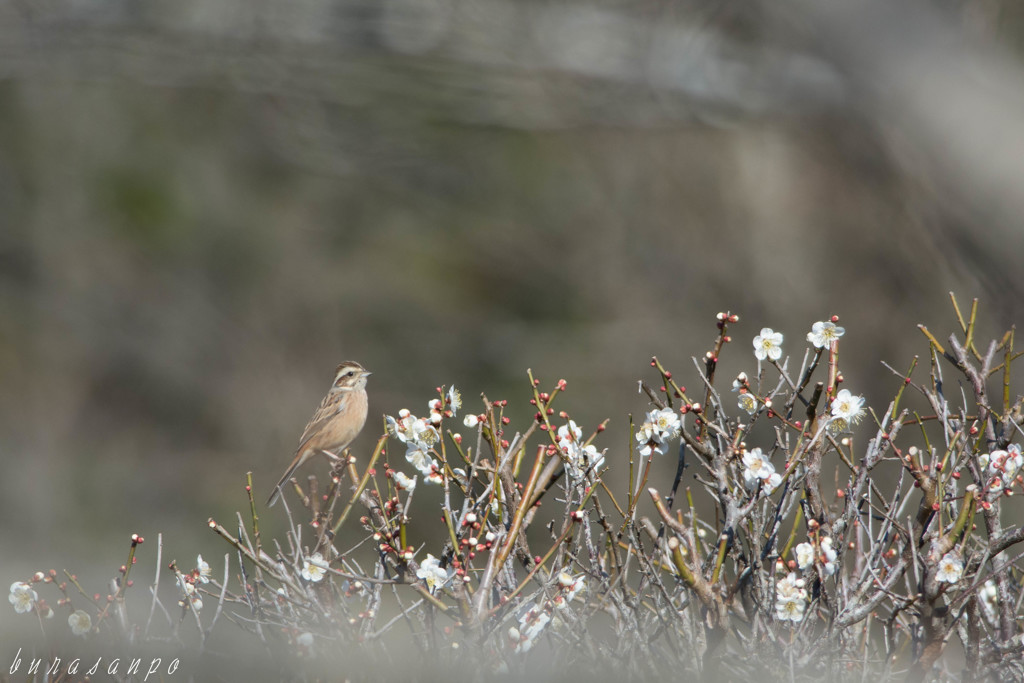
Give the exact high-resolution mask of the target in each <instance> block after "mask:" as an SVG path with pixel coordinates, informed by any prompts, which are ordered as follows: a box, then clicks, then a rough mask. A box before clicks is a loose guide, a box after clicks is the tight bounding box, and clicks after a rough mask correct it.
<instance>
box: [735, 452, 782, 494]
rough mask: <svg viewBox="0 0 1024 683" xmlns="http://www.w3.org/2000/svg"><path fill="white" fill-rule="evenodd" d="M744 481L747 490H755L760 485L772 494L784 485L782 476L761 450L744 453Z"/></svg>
mask: <svg viewBox="0 0 1024 683" xmlns="http://www.w3.org/2000/svg"><path fill="white" fill-rule="evenodd" d="M743 480H744V481H745V482H746V484H747V488H750V489H754V488H757V486H758V484H760V485H762V486H764V488H765V490H766V491H767V492H768V493H771V492H772V491H774V490H775V488H776V487H777V486H778V485H779V484H780V483H782V475H780V474H779V473H778V472H776V471H775V466H774V465H772V463H771V461H770V460H769V459H768V457H767V456H765V454H764V453H762V452H761V449H760V448H754V449H751V450H749V451H745V452H744V453H743Z"/></svg>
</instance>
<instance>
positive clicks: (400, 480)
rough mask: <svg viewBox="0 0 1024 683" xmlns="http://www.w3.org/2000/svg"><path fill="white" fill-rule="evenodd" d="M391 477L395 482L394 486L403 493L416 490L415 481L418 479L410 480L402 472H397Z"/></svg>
mask: <svg viewBox="0 0 1024 683" xmlns="http://www.w3.org/2000/svg"><path fill="white" fill-rule="evenodd" d="M393 476H394V480H395V486H397V487H398V488H400V489H402V490H403V491H408V492H409V493H412V492H413V491H415V490H416V480H417V479H419V477H412V478H411V479H410V478H409V476H408V475H406V474H405V473H404V472H397V471H396V472H395V474H394V475H393Z"/></svg>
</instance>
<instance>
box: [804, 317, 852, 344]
mask: <svg viewBox="0 0 1024 683" xmlns="http://www.w3.org/2000/svg"><path fill="white" fill-rule="evenodd" d="M844 334H846V330H845V329H843V328H842V327H839V326H838V325H836V324H835V323H834V322H816V323H814V324H813V325H811V331H810V332H808V333H807V341H809V342H811V344H813V345H814V347H815V348H817V349H827V348H828V347H829V346H831V345H832V342H834V341H835V340H837V339H839V338H840V337H842V336H843V335H844Z"/></svg>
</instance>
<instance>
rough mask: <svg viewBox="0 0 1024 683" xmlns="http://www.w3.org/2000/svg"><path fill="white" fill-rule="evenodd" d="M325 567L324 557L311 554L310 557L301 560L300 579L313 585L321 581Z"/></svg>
mask: <svg viewBox="0 0 1024 683" xmlns="http://www.w3.org/2000/svg"><path fill="white" fill-rule="evenodd" d="M327 567H328V564H327V560H325V559H324V556H323V555H321V554H320V553H313V556H312V557H304V558H303V559H302V578H304V579H305V580H306V581H312V582H313V583H318V582H320V581H323V580H324V575H325V574H326V573H327Z"/></svg>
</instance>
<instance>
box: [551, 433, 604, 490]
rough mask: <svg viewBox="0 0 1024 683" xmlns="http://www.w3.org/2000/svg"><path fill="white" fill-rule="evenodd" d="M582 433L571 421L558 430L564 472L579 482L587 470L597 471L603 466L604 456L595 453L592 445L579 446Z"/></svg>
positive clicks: (595, 448) (595, 450) (594, 447)
mask: <svg viewBox="0 0 1024 683" xmlns="http://www.w3.org/2000/svg"><path fill="white" fill-rule="evenodd" d="M582 438H583V431H582V430H581V429H580V428H579V427H578V426H577V425H576V423H575V422H574V421H573V420H569V423H568V424H566V425H562V426H561V427H559V428H558V448H559V450H561V451H562V455H563V456H564V460H565V471H566V472H568V473H569V476H570V477H572V478H573V479H575V480H577V481H579V480H580V479H582V478H583V476H584V475H585V474H586V473H587V471H588V470H591V469H593V470H597V468H599V467H600V466H601V465H602V464H604V454H603V453H598V452H597V447H596V446H594V445H593V444H589V445H586V446H583V445H581V443H580V440H581V439H582Z"/></svg>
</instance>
